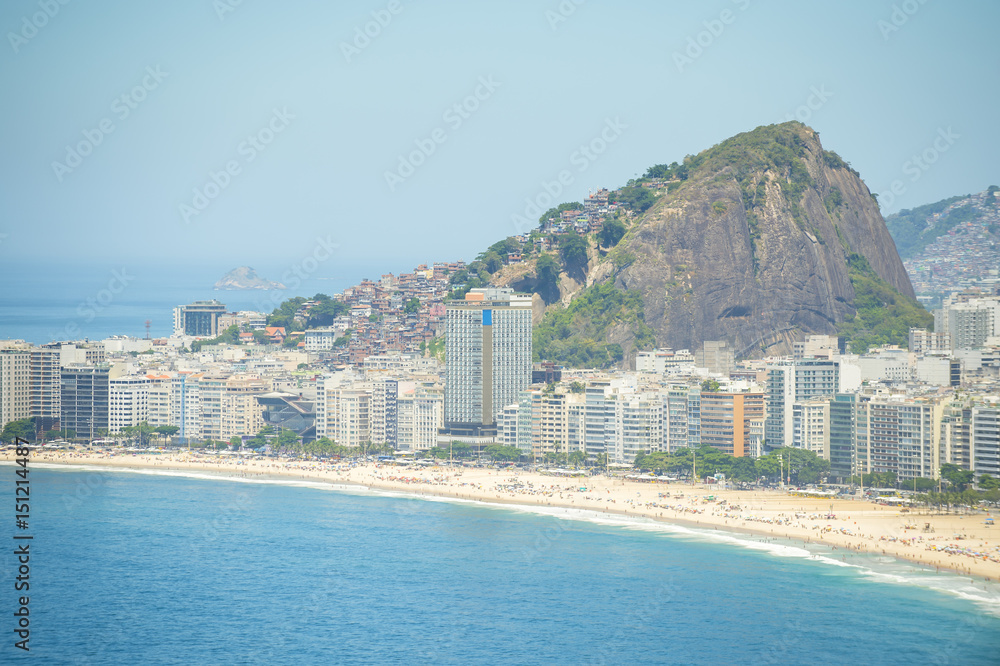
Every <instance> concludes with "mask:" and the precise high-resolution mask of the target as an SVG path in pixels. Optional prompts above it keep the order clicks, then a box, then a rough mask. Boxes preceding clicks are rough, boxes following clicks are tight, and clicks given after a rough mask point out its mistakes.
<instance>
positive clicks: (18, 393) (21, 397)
mask: <svg viewBox="0 0 1000 666" xmlns="http://www.w3.org/2000/svg"><path fill="white" fill-rule="evenodd" d="M30 416H31V352H29V351H26V350H7V349H5V350H2V351H0V428H3V426H5V425H7V424H8V423H10V422H11V421H17V420H19V419H26V418H28V417H30Z"/></svg>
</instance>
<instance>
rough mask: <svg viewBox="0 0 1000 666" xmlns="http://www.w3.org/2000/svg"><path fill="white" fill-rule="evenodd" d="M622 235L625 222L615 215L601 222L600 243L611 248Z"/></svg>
mask: <svg viewBox="0 0 1000 666" xmlns="http://www.w3.org/2000/svg"><path fill="white" fill-rule="evenodd" d="M624 235H625V223H624V222H622V221H621V220H620V219H618V218H617V217H609V218H607V219H606V220H604V222H603V223H602V224H601V232H600V236H599V238H600V239H601V245H603V246H604V247H606V248H612V247H614V246H615V245H618V241H620V240H621V239H622V237H623V236H624Z"/></svg>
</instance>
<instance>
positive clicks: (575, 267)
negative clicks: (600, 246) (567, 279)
mask: <svg viewBox="0 0 1000 666" xmlns="http://www.w3.org/2000/svg"><path fill="white" fill-rule="evenodd" d="M559 258H560V259H562V262H563V266H564V267H565V268H566V271H567V272H575V271H585V270H587V261H588V258H587V239H586V238H584V237H583V236H581V235H580V234H578V233H576V232H572V233H568V234H564V235H562V236H560V237H559Z"/></svg>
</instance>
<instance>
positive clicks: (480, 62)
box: [0, 0, 1000, 277]
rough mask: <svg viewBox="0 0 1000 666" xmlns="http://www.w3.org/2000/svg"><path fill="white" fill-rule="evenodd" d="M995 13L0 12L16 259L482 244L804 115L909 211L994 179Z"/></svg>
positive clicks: (603, 5) (6, 249)
mask: <svg viewBox="0 0 1000 666" xmlns="http://www.w3.org/2000/svg"><path fill="white" fill-rule="evenodd" d="M63 1H64V2H65V1H66V0H63ZM233 5H235V6H233ZM46 8H47V11H48V14H51V16H49V15H47V14H46V13H45V12H46ZM560 8H561V9H560ZM560 11H561V12H562V13H560ZM373 12H375V17H376V18H379V17H380V18H381V19H382V23H385V25H384V26H380V25H378V24H376V23H372V22H373V21H375V20H376V18H373ZM557 17H558V19H559V20H558V21H557V20H556V18H557ZM387 19H391V20H387ZM562 19H565V20H562ZM880 22H881V23H880ZM39 25H40V26H41V27H37V26H39ZM997 25H1000V3H997V2H991V1H988V0H983V1H979V2H976V1H972V0H967V1H964V2H963V1H955V0H950V1H949V2H944V0H925V1H923V2H921V1H919V0H906V1H905V2H903V1H900V0H841V1H838V2H802V1H801V0H785V1H779V0H775V1H771V2H765V1H764V0H713V1H709V2H697V3H696V2H679V1H674V2H670V1H663V0H642V1H639V0H636V1H632V2H599V1H597V0H585V1H584V0H577V1H576V2H574V1H573V0H565V1H564V2H562V3H560V2H558V0H550V1H527V0H506V1H505V2H493V3H479V2H454V1H432V0H426V1H423V0H422V1H419V2H417V1H413V0H400V1H398V2H396V1H394V2H385V1H365V2H338V3H333V2H327V1H319V0H313V1H305V0H289V1H286V2H266V1H265V0H243V1H242V2H240V3H238V4H237V0H215V1H213V0H186V1H184V2H148V1H139V0H128V1H124V0H123V1H111V0H105V1H102V2H84V1H83V0H70V1H68V2H66V4H61V3H60V2H59V0H41V1H39V0H33V1H28V0H5V1H4V2H3V3H2V4H0V27H2V29H3V32H4V34H5V37H4V44H3V45H2V46H0V85H2V89H3V91H4V103H3V107H2V108H3V111H2V113H3V121H4V122H3V123H2V124H0V144H2V148H3V149H2V157H0V160H2V162H0V199H2V202H3V219H2V220H0V234H4V236H0V262H9V261H17V260H18V259H23V258H36V257H42V256H44V257H46V258H55V259H60V260H69V261H74V262H79V261H88V262H89V261H93V262H94V263H101V264H104V265H114V263H115V262H117V261H119V260H120V259H122V258H124V257H128V258H130V261H132V264H131V265H136V263H137V262H138V263H140V264H141V263H144V262H147V263H150V264H157V263H166V262H176V263H179V264H184V263H198V264H200V265H202V266H217V267H218V269H219V270H218V272H219V274H220V275H221V273H222V272H224V271H225V270H228V269H229V268H232V267H233V266H236V265H240V264H249V265H252V266H256V267H258V268H259V269H261V271H262V272H265V271H267V272H270V273H272V277H276V276H277V275H278V274H280V273H281V272H282V270H283V267H286V266H289V265H293V264H295V263H296V262H301V261H303V260H304V259H306V258H308V257H318V256H319V255H322V254H323V252H325V251H326V250H325V249H323V243H318V242H317V238H323V239H327V238H328V239H329V240H325V241H324V242H325V243H329V242H332V243H335V244H337V245H339V248H338V249H336V250H334V251H333V256H334V258H335V261H329V260H327V261H323V259H322V257H319V259H320V261H318V262H317V264H318V267H317V268H316V269H315V271H316V275H321V274H324V273H326V272H330V273H333V272H336V271H337V268H336V267H337V266H340V267H342V266H345V265H357V266H362V265H367V266H385V267H386V268H387V269H388V268H394V269H398V268H401V267H408V266H413V265H415V264H417V263H420V262H425V261H426V262H430V261H434V260H448V259H457V258H464V259H472V258H473V257H474V256H475V255H476V253H477V252H479V251H480V250H482V249H484V248H485V247H486V246H487V245H489V244H490V243H492V242H494V241H496V240H498V239H500V238H502V237H504V236H507V235H510V234H512V233H515V231H516V229H515V225H514V223H513V222H512V216H513V215H516V214H523V213H524V211H525V209H526V207H527V203H526V201H525V200H526V199H535V198H538V197H540V196H541V197H542V199H543V202H544V197H545V196H547V195H546V194H545V189H544V185H543V183H544V182H546V181H554V180H555V179H556V178H557V177H558V175H559V173H560V171H563V170H567V171H568V172H569V173H570V175H571V182H570V184H569V185H568V186H567V187H566V188H565V190H566V191H565V192H564V193H563V194H561V195H559V196H558V197H556V198H557V200H558V201H562V200H578V199H580V198H582V197H584V196H585V195H586V194H587V192H588V190H590V189H596V188H598V187H601V186H609V187H615V186H618V185H621V184H623V183H624V182H625V181H626V180H627V179H629V178H631V177H633V176H635V175H637V174H639V173H641V172H642V171H644V170H645V168H646V167H648V166H649V165H652V164H655V163H660V162H670V161H674V160H681V159H682V158H683V156H684V155H685V154H687V153H696V152H698V151H700V150H702V149H705V148H707V147H709V146H711V145H713V144H715V143H718V142H719V141H721V140H723V139H725V138H727V137H729V136H731V135H733V134H736V133H739V132H742V131H746V130H749V129H752V128H754V127H756V126H758V125H763V124H770V123H775V122H781V121H784V120H786V119H787V118H788V117H789V116H792V117H794V115H795V114H796V113H798V114H799V117H800V119H802V120H804V121H805V122H807V123H808V124H809V125H811V126H812V127H814V128H816V129H817V130H818V131H819V132H820V134H821V138H822V141H823V143H824V146H825V147H826V148H828V149H832V150H836V151H837V152H839V153H840V154H841V155H842V156H843V157H844V158H845V159H846V160H848V161H849V162H851V163H852V164H853V166H854V167H855V168H857V169H858V170H859V171H860V172H861V175H862V177H863V178H864V179H865V181H866V182H867V183H868V185H869V187H870V188H871V189H872V190H873V191H875V192H879V193H883V195H882V201H883V205H884V206H885V211H884V212H886V213H888V212H893V211H895V210H899V209H900V208H905V207H912V206H915V205H919V204H922V203H927V202H930V201H935V200H938V199H940V198H943V197H946V196H951V195H954V194H962V193H967V192H972V191H979V190H982V189H984V188H985V187H986V186H988V185H990V184H992V183H995V182H997V181H1000V174H998V173H997V171H998V170H997V167H996V165H997V155H1000V128H998V123H997V119H998V113H997V110H998V96H1000V86H998V83H1000V40H998V39H997V37H996V29H997ZM366 26H367V30H368V32H369V33H371V34H376V36H375V37H368V38H367V40H368V41H367V43H366V42H365V41H363V40H361V39H358V38H357V35H358V34H359V33H363V31H365V29H366ZM698 42H700V43H701V46H698V45H697V44H698ZM345 45H350V48H347V47H346V46H345ZM359 47H360V48H359ZM699 51H700V52H699ZM685 59H686V60H685ZM477 94H478V98H476V95H477ZM123 96H124V98H123ZM470 96H472V97H470ZM463 101H464V104H465V105H466V108H465V109H463V110H462V111H461V113H459V112H458V111H455V110H454V109H453V107H454V105H456V104H460V105H461V104H463ZM810 104H811V106H812V108H809V105H810ZM102 128H103V129H102ZM949 128H950V129H949ZM108 129H111V130H112V131H110V132H107V130H108ZM946 136H947V137H949V138H947V139H945V138H944V137H946ZM250 137H256V138H255V139H254V141H255V142H256V143H257V146H256V147H255V146H254V141H250V140H248V139H249V138H250ZM435 138H436V139H437V141H435ZM935 141H937V147H936V148H935ZM81 142H82V144H83V145H82V146H81V145H80V144H81ZM418 142H420V143H422V144H423V145H424V147H425V152H429V150H427V148H428V147H429V146H430V145H431V144H433V146H434V151H433V153H432V154H430V155H429V156H426V157H423V156H422V155H417V156H416V157H417V159H416V160H415V161H418V162H422V163H421V164H420V165H419V166H417V167H416V168H415V169H414V170H413V173H412V174H409V172H408V171H407V170H406V169H405V168H404V169H403V170H402V172H401V171H400V156H401V155H402V156H408V155H409V154H410V153H411V152H412V151H414V150H418ZM587 145H592V146H593V147H594V149H595V150H599V149H603V152H601V154H599V155H598V154H590V155H586V154H584V153H583V152H580V148H581V146H587ZM67 147H70V148H71V149H72V150H73V151H75V152H82V153H87V154H85V155H80V156H79V157H74V156H73V155H71V154H70V155H68V154H67ZM78 149H79V150H78ZM943 149H946V150H943ZM924 151H930V152H929V153H928V155H929V156H930V157H934V158H936V160H935V162H934V163H933V164H927V165H924V166H925V167H926V168H922V167H919V166H917V165H915V164H912V163H908V162H909V161H910V160H911V159H912V157H913V156H914V155H920V154H921V153H923V152H924ZM422 157H423V159H420V158H422ZM407 159H408V158H407ZM227 164H228V165H229V166H230V167H231V168H232V173H231V174H224V173H223V174H222V175H220V172H225V170H226V168H227ZM387 172H391V173H395V174H396V176H397V177H398V178H389V179H387V176H386V173H387ZM213 173H215V174H216V176H215V180H216V181H217V182H218V183H219V184H218V185H216V184H215V183H213V179H212V174H213ZM401 173H402V175H400V174H401ZM403 176H405V177H403ZM388 180H391V181H392V182H391V183H390V182H387V181H388ZM894 180H898V181H900V183H899V186H898V189H899V190H900V191H901V193H900V194H898V195H895V196H892V197H889V198H891V199H893V201H892V204H891V205H885V204H886V200H887V196H886V195H885V194H884V193H885V192H887V191H888V190H889V188H890V187H891V184H892V182H893V181H894ZM206 187H207V188H208V192H205V189H206ZM196 189H197V190H198V191H199V192H201V194H202V195H204V194H211V195H215V196H214V197H212V198H211V199H209V198H207V197H206V198H205V199H204V200H201V199H200V198H199V195H196V194H195V190H196ZM184 206H188V207H190V209H188V208H184ZM199 207H200V208H201V210H199ZM195 211H197V214H193V212H195ZM536 219H537V214H536ZM359 277H360V276H359Z"/></svg>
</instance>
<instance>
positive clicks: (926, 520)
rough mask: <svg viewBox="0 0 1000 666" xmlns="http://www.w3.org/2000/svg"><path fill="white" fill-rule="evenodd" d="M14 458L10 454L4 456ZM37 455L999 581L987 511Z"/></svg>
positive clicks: (609, 484)
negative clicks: (341, 487)
mask: <svg viewBox="0 0 1000 666" xmlns="http://www.w3.org/2000/svg"><path fill="white" fill-rule="evenodd" d="M12 459H13V456H12V455H10V454H7V455H6V460H12ZM31 459H32V462H41V463H55V464H74V465H106V466H114V467H123V468H137V469H140V468H154V469H163V470H171V469H172V470H186V471H206V472H212V473H222V474H228V475H234V476H258V475H259V476H270V475H274V476H285V477H292V478H297V479H308V480H315V481H325V482H330V483H351V484H358V485H362V486H367V487H371V488H379V489H385V490H398V491H404V492H407V493H417V494H426V495H434V496H439V497H452V498H461V499H468V500H476V501H482V502H492V503H512V504H523V505H538V506H551V507H565V508H573V509H587V510H592V511H597V512H602V513H611V514H620V515H627V516H644V517H648V518H652V519H655V520H661V521H665V522H670V523H677V524H683V525H689V526H698V527H703V528H712V527H715V528H718V529H725V530H732V531H739V532H749V533H754V534H760V535H766V536H769V537H775V538H790V539H798V540H801V541H807V542H818V543H823V544H826V545H829V546H831V547H834V548H836V549H841V548H843V549H850V550H854V551H859V552H866V553H878V554H885V555H890V556H893V557H898V558H903V559H907V560H910V561H913V562H918V563H920V564H924V565H927V566H931V567H937V568H940V569H947V570H953V571H958V572H962V573H966V574H969V575H971V576H973V577H976V578H982V579H986V580H990V581H997V580H1000V524H998V525H996V526H990V525H987V524H986V519H987V518H989V517H990V516H989V515H988V514H985V513H982V512H977V513H970V514H967V515H957V514H951V515H945V514H941V513H936V512H932V511H927V510H922V509H913V510H906V509H902V510H901V509H899V508H896V507H888V506H882V505H878V504H874V503H872V502H868V501H863V500H845V499H836V500H829V499H816V498H804V497H797V496H793V495H790V494H788V493H786V492H783V491H760V490H758V491H740V490H721V489H718V488H716V487H712V486H701V485H698V486H692V485H688V484H680V483H673V484H663V483H657V484H650V483H643V482H637V481H628V480H624V479H620V478H612V477H606V476H592V477H584V478H560V477H553V476H547V475H544V474H541V473H537V472H524V471H520V470H516V471H512V470H493V469H479V468H463V467H447V466H440V467H437V466H435V467H427V468H417V467H415V466H395V465H378V464H367V465H351V464H350V463H347V462H341V463H319V462H299V461H276V460H252V459H246V460H234V459H232V458H225V457H214V456H203V455H196V454H191V453H187V452H184V453H179V454H165V455H135V454H125V453H114V454H111V453H87V454H83V453H73V452H59V451H46V452H36V453H33V454H32V458H31ZM710 497H711V499H710ZM928 524H929V525H930V530H928V529H927V527H926V526H927V525H928ZM977 553H978V555H977Z"/></svg>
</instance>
